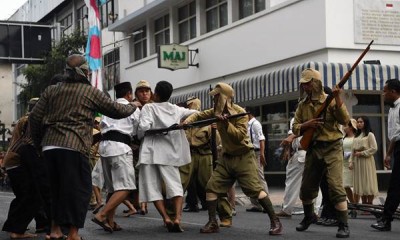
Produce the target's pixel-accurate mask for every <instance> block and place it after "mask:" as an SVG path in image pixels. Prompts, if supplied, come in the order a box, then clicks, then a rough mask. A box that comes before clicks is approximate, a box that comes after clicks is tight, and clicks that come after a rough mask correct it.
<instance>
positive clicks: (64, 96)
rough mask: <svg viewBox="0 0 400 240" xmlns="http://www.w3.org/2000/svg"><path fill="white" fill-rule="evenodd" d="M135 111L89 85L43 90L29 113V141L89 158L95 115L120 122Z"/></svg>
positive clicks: (131, 106)
mask: <svg viewBox="0 0 400 240" xmlns="http://www.w3.org/2000/svg"><path fill="white" fill-rule="evenodd" d="M135 109H136V107H135V106H133V105H131V104H126V105H124V104H119V103H117V102H114V101H113V100H111V99H110V98H109V97H108V96H107V95H106V94H105V93H103V92H101V91H100V90H98V89H96V88H94V87H92V86H91V85H89V84H84V83H64V82H63V83H58V84H57V85H53V86H49V87H48V88H46V90H45V91H44V92H43V94H42V95H41V97H40V99H39V101H38V102H37V103H36V106H35V107H34V109H33V110H32V112H31V115H30V117H29V121H30V124H31V131H32V139H33V141H34V144H35V146H37V147H39V146H42V147H45V146H57V147H61V148H70V149H73V150H76V151H79V152H81V153H82V154H84V155H86V156H89V152H90V147H91V145H92V129H93V122H94V117H95V113H96V112H99V113H101V114H103V115H106V116H109V117H111V118H115V119H120V118H125V117H127V116H129V115H131V114H132V113H133V112H134V111H135Z"/></svg>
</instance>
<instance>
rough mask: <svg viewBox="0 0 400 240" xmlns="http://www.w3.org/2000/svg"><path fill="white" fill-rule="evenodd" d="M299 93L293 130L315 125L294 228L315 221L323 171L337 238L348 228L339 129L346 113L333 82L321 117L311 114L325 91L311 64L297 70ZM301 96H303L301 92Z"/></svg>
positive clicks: (346, 119)
mask: <svg viewBox="0 0 400 240" xmlns="http://www.w3.org/2000/svg"><path fill="white" fill-rule="evenodd" d="M300 88H301V89H300V93H301V94H304V95H305V96H304V98H303V99H302V100H301V101H300V103H299V106H298V107H297V109H296V113H295V117H294V122H293V133H294V134H295V135H296V136H302V135H303V134H304V132H305V131H307V130H309V129H310V128H313V129H315V132H314V135H313V137H312V143H311V144H312V146H311V147H310V148H309V149H308V150H307V154H306V161H305V166H304V173H303V181H302V184H301V189H300V199H301V200H302V202H303V208H304V219H303V220H302V221H301V223H300V224H299V225H298V226H297V227H296V230H297V231H304V230H306V229H307V228H308V227H309V226H310V224H312V223H315V222H316V221H317V216H316V215H315V213H314V207H313V199H314V198H316V197H317V195H318V188H319V185H320V181H321V177H322V175H323V174H324V173H325V172H326V178H327V181H328V185H329V190H330V200H331V202H332V203H333V204H334V205H335V208H336V213H337V217H338V221H339V228H338V232H337V234H336V237H338V238H347V237H349V236H350V231H349V228H348V224H347V202H346V192H345V190H344V187H343V184H342V182H343V180H342V179H343V144H342V138H343V133H342V132H341V130H340V125H346V124H347V123H348V122H349V120H350V117H349V113H348V111H347V108H346V105H345V104H343V101H342V99H341V98H340V88H339V87H338V86H335V88H334V89H333V91H332V95H333V97H334V99H333V100H332V102H331V103H330V104H329V106H328V107H327V109H326V112H325V113H324V118H315V116H314V114H315V113H316V111H318V110H319V109H320V108H321V107H322V105H323V104H324V102H325V100H326V99H327V94H325V93H324V90H323V87H322V78H321V74H320V73H319V72H318V71H316V70H314V69H311V68H307V69H305V70H304V71H303V72H302V73H301V79H300ZM301 97H303V96H301Z"/></svg>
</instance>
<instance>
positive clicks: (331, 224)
mask: <svg viewBox="0 0 400 240" xmlns="http://www.w3.org/2000/svg"><path fill="white" fill-rule="evenodd" d="M322 225H323V226H325V227H335V226H339V222H338V220H336V219H333V218H327V219H325V221H324V222H322Z"/></svg>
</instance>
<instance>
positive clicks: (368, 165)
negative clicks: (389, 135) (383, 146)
mask: <svg viewBox="0 0 400 240" xmlns="http://www.w3.org/2000/svg"><path fill="white" fill-rule="evenodd" d="M357 128H358V131H357V133H356V137H355V138H354V141H353V150H352V155H351V157H350V166H352V167H353V168H354V170H353V171H354V196H355V202H357V203H358V201H359V200H360V196H361V200H362V203H363V204H372V201H373V200H374V197H375V196H377V195H378V193H379V191H378V181H377V175H376V166H375V159H374V154H375V153H376V151H377V150H378V146H377V143H376V139H375V135H374V134H373V133H372V130H371V125H370V123H369V119H368V118H367V117H364V116H363V117H359V118H357Z"/></svg>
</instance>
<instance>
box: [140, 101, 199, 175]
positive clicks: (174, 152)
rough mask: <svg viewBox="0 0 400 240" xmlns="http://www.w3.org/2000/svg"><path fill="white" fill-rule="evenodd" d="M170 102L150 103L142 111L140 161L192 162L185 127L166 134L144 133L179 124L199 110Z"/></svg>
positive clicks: (173, 163)
mask: <svg viewBox="0 0 400 240" xmlns="http://www.w3.org/2000/svg"><path fill="white" fill-rule="evenodd" d="M196 112H197V110H191V109H187V108H183V107H178V106H177V105H174V104H171V103H169V102H162V103H148V104H146V105H144V106H143V108H142V110H141V112H140V122H139V127H138V132H137V133H138V137H139V138H140V139H141V138H143V142H142V144H141V145H140V153H139V163H138V165H139V164H160V165H170V166H178V167H179V166H183V165H185V164H188V163H190V161H191V157H190V147H189V143H188V141H187V138H186V134H185V131H184V130H175V131H170V132H168V133H167V134H166V135H163V134H160V135H148V136H144V134H145V132H146V131H147V130H149V129H158V128H167V127H170V126H171V125H173V124H179V123H180V122H181V120H182V119H184V118H186V117H187V116H189V115H191V114H193V113H196Z"/></svg>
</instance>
